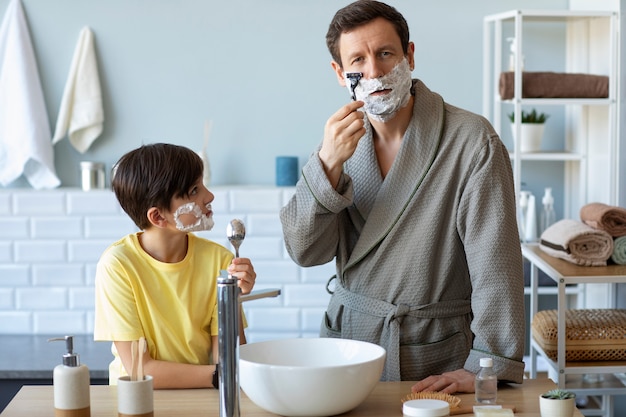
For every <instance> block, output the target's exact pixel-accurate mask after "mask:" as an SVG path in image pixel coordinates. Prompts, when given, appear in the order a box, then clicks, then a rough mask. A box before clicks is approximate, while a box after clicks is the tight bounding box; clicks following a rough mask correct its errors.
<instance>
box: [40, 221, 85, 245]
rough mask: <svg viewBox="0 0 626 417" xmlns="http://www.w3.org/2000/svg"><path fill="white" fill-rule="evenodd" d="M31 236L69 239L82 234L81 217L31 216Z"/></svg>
mask: <svg viewBox="0 0 626 417" xmlns="http://www.w3.org/2000/svg"><path fill="white" fill-rule="evenodd" d="M31 224H32V235H31V236H32V237H33V238H34V239H71V238H80V237H82V236H83V219H82V218H81V217H66V216H56V217H33V218H32V219H31Z"/></svg>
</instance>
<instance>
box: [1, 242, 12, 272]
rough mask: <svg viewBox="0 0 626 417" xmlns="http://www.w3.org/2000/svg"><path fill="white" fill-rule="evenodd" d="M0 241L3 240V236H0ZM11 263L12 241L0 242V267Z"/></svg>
mask: <svg viewBox="0 0 626 417" xmlns="http://www.w3.org/2000/svg"><path fill="white" fill-rule="evenodd" d="M0 238H1V239H4V235H0ZM12 262H13V241H12V240H5V241H2V240H0V265H2V266H7V265H11V264H10V263H12Z"/></svg>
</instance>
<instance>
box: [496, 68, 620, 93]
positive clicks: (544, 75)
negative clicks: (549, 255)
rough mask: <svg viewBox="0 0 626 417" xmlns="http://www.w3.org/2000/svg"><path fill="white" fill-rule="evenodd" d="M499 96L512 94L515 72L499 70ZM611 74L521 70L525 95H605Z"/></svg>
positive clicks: (607, 91)
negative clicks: (500, 71) (500, 72)
mask: <svg viewBox="0 0 626 417" xmlns="http://www.w3.org/2000/svg"><path fill="white" fill-rule="evenodd" d="M499 90H500V97H501V98H502V100H509V99H512V98H513V94H514V90H515V73H514V72H503V73H502V74H500V87H499ZM608 96H609V77H607V76H605V75H592V74H568V73H558V72H522V98H606V97H608Z"/></svg>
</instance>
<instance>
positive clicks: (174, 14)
mask: <svg viewBox="0 0 626 417" xmlns="http://www.w3.org/2000/svg"><path fill="white" fill-rule="evenodd" d="M8 3H9V0H0V12H1V13H2V14H4V10H6V7H7V5H8ZM389 3H390V4H392V5H394V6H395V7H397V8H398V9H399V10H400V11H401V12H402V13H403V14H404V15H405V17H406V18H407V20H408V22H409V24H410V29H411V39H412V40H413V41H415V43H416V69H415V71H414V75H415V76H416V77H418V78H421V79H422V80H423V81H424V82H426V84H427V85H428V86H429V87H430V88H431V89H433V90H435V91H437V92H439V93H441V94H442V95H443V96H444V98H445V99H446V100H447V101H449V102H450V103H452V104H455V105H457V106H460V107H464V108H467V109H469V110H471V111H474V112H476V113H480V112H481V108H482V107H481V102H482V96H481V95H482V18H483V16H484V15H486V14H491V13H497V12H501V11H505V10H509V9H515V8H543V9H545V8H549V9H562V8H567V5H568V2H567V0H523V1H522V0H480V1H471V2H470V1H467V0H444V1H437V2H432V1H414V0H412V1H409V0H393V1H389ZM22 4H23V6H24V9H25V12H26V15H27V20H28V22H29V25H30V29H31V33H32V37H33V43H34V48H35V53H36V55H37V59H38V64H39V70H40V77H41V79H42V84H43V89H44V94H45V98H46V103H47V107H48V113H49V118H50V125H51V130H52V131H54V127H55V125H56V118H57V114H58V111H59V106H60V102H61V96H62V93H63V88H64V85H65V81H66V77H67V75H68V71H69V66H70V63H71V59H72V55H73V52H74V48H75V45H76V42H77V40H78V34H79V31H80V29H81V28H82V27H83V26H85V25H88V26H90V27H91V28H92V30H93V32H94V34H95V40H96V48H97V55H98V60H99V69H100V77H101V83H102V88H103V92H104V109H105V117H106V121H105V127H104V133H103V134H102V136H101V137H100V138H99V139H98V140H97V141H96V142H95V143H94V145H93V146H92V147H91V148H90V149H89V150H88V151H87V153H85V154H80V153H78V152H77V151H75V150H74V149H73V148H72V147H71V146H70V145H69V142H68V141H67V139H64V140H63V141H62V142H61V143H59V144H57V145H56V146H55V161H56V168H57V171H58V174H59V176H60V177H61V180H62V182H63V186H65V187H69V186H77V185H78V177H79V175H78V162H79V161H81V160H98V161H103V162H105V163H106V165H107V170H108V169H110V167H111V165H112V164H113V163H114V162H115V161H116V160H117V159H118V158H119V157H120V156H121V155H122V154H123V153H124V152H126V151H128V150H130V149H132V148H135V147H137V146H139V145H140V144H141V143H148V142H155V141H168V142H173V143H178V144H182V145H186V146H189V147H191V148H197V149H199V148H200V147H201V146H202V142H203V126H204V121H205V120H207V119H210V120H212V121H213V130H212V135H211V140H210V145H209V152H210V160H211V164H212V171H213V183H214V184H217V185H228V184H255V185H270V184H273V183H274V158H275V156H277V155H285V154H288V155H296V156H298V157H299V158H300V161H301V163H303V162H304V161H305V160H306V159H307V158H308V156H309V154H310V152H311V151H312V150H313V148H314V147H315V146H316V145H317V143H318V142H319V141H320V140H321V138H322V133H323V127H324V123H325V121H326V119H327V118H328V116H330V115H331V114H332V113H334V112H335V111H336V109H337V108H339V107H340V106H341V105H343V104H344V103H345V102H346V101H347V100H348V95H347V92H346V91H345V90H344V89H342V88H340V87H339V85H338V84H337V81H336V79H335V76H334V74H333V73H332V72H331V69H330V65H329V62H330V56H329V54H328V52H327V50H326V46H325V42H324V36H325V33H326V29H327V27H328V23H329V22H330V20H331V18H332V16H333V14H334V12H335V11H336V10H337V9H338V8H339V7H341V6H343V5H345V4H348V1H337V0H315V1H312V0H310V1H304V0H228V1H219V2H218V1H214V0H54V1H51V0H22ZM544 41H545V40H544ZM527 59H528V57H527ZM107 181H108V178H107ZM24 184H26V183H25V182H24V181H17V182H16V183H14V184H13V186H24ZM26 186H28V185H27V184H26Z"/></svg>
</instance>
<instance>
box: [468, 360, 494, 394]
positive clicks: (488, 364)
mask: <svg viewBox="0 0 626 417" xmlns="http://www.w3.org/2000/svg"><path fill="white" fill-rule="evenodd" d="M474 388H475V392H476V402H477V403H479V404H495V403H496V401H497V399H498V376H497V375H496V373H495V372H494V371H493V359H491V358H481V359H480V371H478V373H477V374H476V380H475V385H474Z"/></svg>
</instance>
